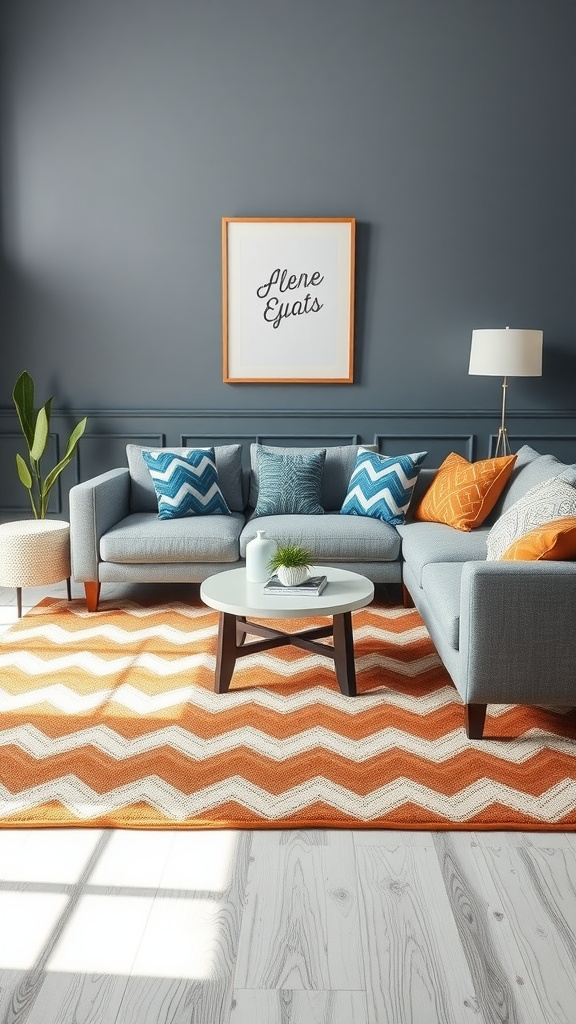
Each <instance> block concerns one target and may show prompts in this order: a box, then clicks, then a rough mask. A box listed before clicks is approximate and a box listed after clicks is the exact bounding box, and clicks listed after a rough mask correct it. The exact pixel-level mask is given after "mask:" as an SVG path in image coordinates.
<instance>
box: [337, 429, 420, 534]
mask: <svg viewBox="0 0 576 1024" xmlns="http://www.w3.org/2000/svg"><path fill="white" fill-rule="evenodd" d="M427 454H428V452H416V453H415V454H412V455H394V456H392V457H391V458H388V457H386V456H384V455H378V453H377V452H368V451H366V449H365V448H360V449H359V450H358V455H357V457H356V465H355V467H354V471H353V473H352V476H351V477H350V483H349V484H348V494H347V495H346V498H345V500H344V504H343V505H342V508H341V509H340V512H341V513H342V515H345V516H369V517H371V518H372V519H381V520H382V522H384V523H390V525H391V526H400V525H401V523H403V522H404V521H405V519H406V512H407V511H408V506H409V504H410V499H411V498H412V493H413V491H414V488H415V486H416V481H417V479H418V474H419V472H420V469H421V466H422V463H423V462H424V459H425V458H426V456H427Z"/></svg>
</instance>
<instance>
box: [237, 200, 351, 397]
mask: <svg viewBox="0 0 576 1024" xmlns="http://www.w3.org/2000/svg"><path fill="white" fill-rule="evenodd" d="M355 235H356V220H355V218H354V217H281V218H273V217H223V218H222V316H223V349H224V352H223V356H224V359H223V379H224V381H225V383H228V384H242V383H246V384H247V383H251V384H253V383H266V384H270V383H274V384H351V383H352V381H353V376H354V259H355Z"/></svg>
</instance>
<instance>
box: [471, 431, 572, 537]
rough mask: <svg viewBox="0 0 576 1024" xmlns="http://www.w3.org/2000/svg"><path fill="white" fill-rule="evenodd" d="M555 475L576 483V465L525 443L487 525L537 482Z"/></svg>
mask: <svg viewBox="0 0 576 1024" xmlns="http://www.w3.org/2000/svg"><path fill="white" fill-rule="evenodd" d="M554 476H560V477H562V479H563V480H566V481H567V483H569V484H573V485H574V484H576V467H575V466H570V465H566V463H564V462H560V460H559V459H557V458H555V456H554V455H540V453H539V452H537V451H535V450H534V448H531V447H530V445H528V444H525V445H524V446H523V447H522V448H520V449H519V451H518V453H517V456H516V463H515V465H514V469H513V470H512V473H511V475H510V479H509V481H508V483H507V485H506V487H505V488H504V491H503V492H502V494H501V496H500V498H499V499H498V501H497V502H496V505H495V506H494V508H493V510H492V512H491V513H490V517H489V518H488V519H487V520H486V523H487V525H493V524H494V523H495V522H496V521H497V520H498V519H499V518H500V516H502V515H504V513H505V512H507V511H508V509H510V508H512V505H515V504H516V502H517V501H519V500H520V498H523V497H524V495H525V494H527V493H528V491H530V490H532V488H533V487H536V485H537V484H541V483H543V482H544V480H550V478H551V477H554Z"/></svg>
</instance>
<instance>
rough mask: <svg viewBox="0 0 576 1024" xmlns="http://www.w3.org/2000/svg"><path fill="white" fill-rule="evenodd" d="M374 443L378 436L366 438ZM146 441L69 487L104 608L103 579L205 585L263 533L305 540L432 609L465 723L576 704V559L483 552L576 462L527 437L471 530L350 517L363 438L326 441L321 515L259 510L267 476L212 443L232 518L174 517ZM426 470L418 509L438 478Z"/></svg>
mask: <svg viewBox="0 0 576 1024" xmlns="http://www.w3.org/2000/svg"><path fill="white" fill-rule="evenodd" d="M364 447H369V446H364ZM141 451H142V449H141V448H139V447H138V446H136V445H128V447H127V458H128V465H127V466H126V467H123V468H120V469H113V470H111V471H109V472H107V473H104V474H102V475H101V476H99V477H96V478H94V479H92V480H87V481H85V482H83V483H80V484H77V485H76V486H75V487H73V488H72V490H71V492H70V527H71V553H72V574H73V576H74V578H75V579H76V580H79V581H82V582H83V583H84V585H85V590H86V599H87V603H88V608H89V609H90V610H96V609H97V607H98V600H99V594H100V587H101V584H102V583H107V582H110V583H121V582H132V583H151V582H158V583H164V582H181V583H197V582H201V581H202V580H204V579H205V578H206V577H207V576H209V575H211V574H213V573H214V572H219V571H223V570H225V569H230V568H234V567H238V566H241V565H243V564H244V555H245V551H246V544H247V542H248V541H249V540H250V539H251V538H252V537H253V536H255V534H256V530H257V529H258V530H262V529H265V530H267V531H268V533H269V535H270V536H272V537H274V539H275V540H277V541H278V542H280V543H282V542H283V541H288V540H289V541H292V542H297V543H302V544H304V545H306V546H307V547H309V548H310V549H311V550H312V552H313V556H314V560H315V562H316V563H318V564H321V565H337V566H340V567H341V568H348V569H351V570H353V571H356V572H360V573H362V574H363V575H365V576H367V577H369V578H370V579H371V580H372V581H373V582H374V583H402V584H403V587H404V597H405V602H406V603H408V604H412V603H413V604H414V605H415V606H416V608H417V609H418V611H419V612H420V614H421V615H422V617H423V619H424V621H425V623H426V626H427V628H428V630H429V632H430V635H431V637H432V640H433V642H434V644H435V646H436V648H437V650H438V653H439V655H440V657H441V659H442V661H443V663H444V665H445V667H446V669H447V670H448V672H449V674H450V676H451V678H452V680H453V682H454V685H455V686H456V689H457V690H458V693H459V694H460V697H461V698H462V701H463V703H464V705H465V728H466V731H467V734H468V736H469V737H470V738H472V739H480V738H481V737H482V735H483V728H484V720H485V714H486V705H487V704H489V703H495V704H507V703H523V704H545V705H571V704H576V699H574V692H575V689H576V688H575V685H574V677H573V671H574V665H575V663H576V628H575V611H576V562H557V561H556V562H550V561H548V562H546V561H538V562H502V561H487V559H486V554H487V551H486V540H487V537H488V534H489V531H490V528H491V526H492V524H493V523H494V522H495V521H496V520H497V519H498V517H499V516H500V515H502V514H503V513H504V512H505V511H506V510H507V509H509V508H510V507H511V506H512V505H513V504H514V503H515V502H516V501H517V500H518V499H519V498H521V497H522V495H524V494H525V493H526V492H527V491H528V490H529V489H530V488H532V487H533V486H534V485H535V484H538V483H540V482H543V481H545V480H548V479H549V478H551V477H554V476H557V475H558V476H559V475H564V476H565V478H566V479H569V481H570V483H576V478H575V477H574V469H573V467H567V466H564V465H563V464H562V463H560V462H558V460H556V459H555V458H554V457H553V456H550V455H539V454H538V453H537V452H535V451H533V449H531V448H529V447H525V448H523V449H521V450H520V452H519V453H518V458H517V462H516V465H515V468H514V471H513V473H512V476H511V478H510V480H509V482H508V484H507V486H506V488H505V490H504V492H503V494H502V496H501V498H500V500H499V502H498V504H497V506H496V507H495V509H494V510H493V512H492V513H491V515H490V517H489V519H488V520H487V521H486V523H485V524H483V525H482V526H480V527H478V528H477V529H474V530H472V531H471V532H469V533H466V532H462V531H460V530H456V529H454V528H452V527H450V526H446V525H444V524H441V523H429V522H415V521H413V520H412V519H411V517H410V514H409V515H408V517H407V521H406V523H405V524H404V525H401V526H398V527H393V526H390V525H388V524H387V523H384V522H382V521H381V520H379V519H372V518H367V517H363V516H357V515H354V516H349V515H340V513H339V509H340V507H341V505H342V503H343V501H344V498H345V496H346V492H347V486H348V482H349V479H350V476H351V474H352V470H353V468H354V465H355V461H356V454H357V446H356V445H347V446H342V447H334V448H328V449H327V452H326V460H325V464H324V472H323V477H322V505H323V508H324V509H325V510H326V512H325V514H324V515H323V516H319V515H276V516H264V517H258V518H254V517H253V509H254V506H255V503H256V498H257V486H258V481H257V477H256V475H255V473H254V471H253V470H252V471H250V473H248V472H247V471H244V470H243V469H242V461H241V457H242V453H241V446H240V445H226V446H220V447H216V448H215V456H216V466H217V469H218V478H219V482H220V486H221V489H222V492H223V494H224V496H225V498H226V501H227V503H228V506H229V508H230V510H231V512H232V515H231V516H205V517H203V516H200V517H192V518H185V519H174V520H169V521H164V520H160V519H158V515H157V502H156V494H155V491H154V486H153V484H152V480H151V478H150V474H149V473H148V470H147V468H146V465H145V463H144V461H143V459H142V457H141ZM434 472H435V471H434V470H429V469H424V470H422V471H421V473H420V477H419V480H418V484H417V487H416V490H415V493H414V497H413V500H412V504H411V508H415V507H416V505H417V504H418V502H419V500H420V498H421V497H422V494H423V493H424V492H425V490H426V488H427V487H428V486H429V485H430V483H431V482H432V479H433V476H434Z"/></svg>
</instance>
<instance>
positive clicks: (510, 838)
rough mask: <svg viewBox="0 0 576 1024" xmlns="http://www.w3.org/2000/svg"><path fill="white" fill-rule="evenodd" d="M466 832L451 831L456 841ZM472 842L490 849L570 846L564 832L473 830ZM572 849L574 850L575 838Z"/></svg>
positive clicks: (567, 848) (546, 848)
mask: <svg viewBox="0 0 576 1024" xmlns="http://www.w3.org/2000/svg"><path fill="white" fill-rule="evenodd" d="M465 834H466V833H451V835H453V836H454V838H455V840H456V841H457V842H458V836H459V835H465ZM469 834H470V835H471V836H472V837H473V838H472V844H473V845H476V846H485V847H489V848H491V849H494V848H496V849H501V848H502V847H504V846H513V847H518V846H534V847H537V848H538V849H541V850H542V849H545V850H552V849H562V850H569V849H570V848H571V844H570V840H569V837H568V835H567V834H566V832H490V831H486V832H484V831H482V832H473V833H469ZM573 849H575V850H576V839H575V842H574V846H573Z"/></svg>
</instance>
